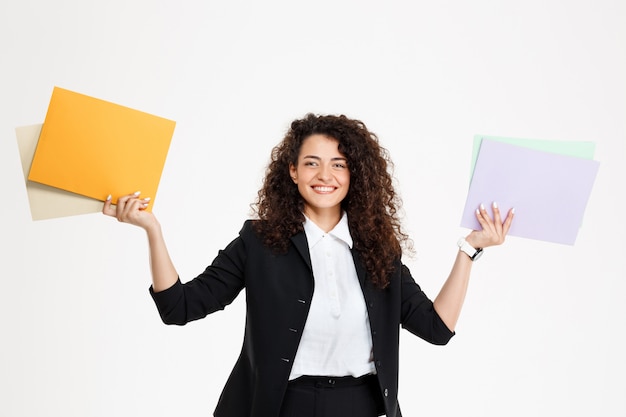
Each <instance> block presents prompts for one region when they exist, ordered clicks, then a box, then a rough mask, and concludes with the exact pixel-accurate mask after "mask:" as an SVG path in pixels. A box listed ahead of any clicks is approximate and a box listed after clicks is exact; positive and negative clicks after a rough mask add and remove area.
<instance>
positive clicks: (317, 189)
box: [313, 186, 335, 193]
mask: <svg viewBox="0 0 626 417" xmlns="http://www.w3.org/2000/svg"><path fill="white" fill-rule="evenodd" d="M313 190H314V191H315V192H318V193H331V192H333V191H335V187H326V186H317V187H313Z"/></svg>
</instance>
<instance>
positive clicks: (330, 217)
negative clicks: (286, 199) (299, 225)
mask: <svg viewBox="0 0 626 417" xmlns="http://www.w3.org/2000/svg"><path fill="white" fill-rule="evenodd" d="M304 214H305V215H306V216H307V217H308V218H309V220H311V221H312V222H313V223H315V224H316V225H317V227H319V228H320V229H322V230H323V231H324V232H326V233H328V232H330V231H331V230H333V229H334V228H335V226H337V223H339V220H341V210H340V209H332V210H311V209H310V208H305V209H304Z"/></svg>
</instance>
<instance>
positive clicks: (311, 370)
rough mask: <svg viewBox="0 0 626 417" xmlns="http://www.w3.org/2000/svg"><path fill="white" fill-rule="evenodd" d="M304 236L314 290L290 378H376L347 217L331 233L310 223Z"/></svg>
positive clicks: (368, 326)
mask: <svg viewBox="0 0 626 417" xmlns="http://www.w3.org/2000/svg"><path fill="white" fill-rule="evenodd" d="M304 232H305V234H306V238H307V241H308V244H309V253H310V256H311V265H312V267H313V277H314V280H315V291H314V292H313V299H312V301H311V307H310V310H309V315H308V317H307V321H306V324H305V326H304V330H303V332H302V339H301V340H300V345H299V346H298V351H297V352H296V357H295V359H294V363H293V367H292V369H291V374H290V375H289V379H290V380H292V379H295V378H298V377H299V376H302V375H323V376H348V375H350V376H354V377H359V376H362V375H366V374H370V373H375V372H376V368H375V366H374V362H373V361H372V336H371V333H370V324H369V317H368V315H367V309H366V307H365V299H364V298H363V292H362V291H361V286H360V284H359V279H358V277H357V274H356V269H355V267H354V260H353V258H352V253H351V252H350V248H351V247H352V237H351V236H350V230H349V228H348V217H347V215H346V214H345V213H344V214H343V216H342V217H341V220H340V221H339V223H338V224H337V225H336V226H335V228H334V229H333V230H331V231H330V232H328V233H325V232H324V231H323V230H322V229H320V228H319V227H318V226H317V225H316V224H315V223H313V221H311V220H310V219H309V218H306V220H305V222H304Z"/></svg>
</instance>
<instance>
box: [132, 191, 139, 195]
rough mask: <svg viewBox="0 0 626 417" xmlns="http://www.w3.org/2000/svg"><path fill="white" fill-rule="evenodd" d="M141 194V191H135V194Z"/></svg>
mask: <svg viewBox="0 0 626 417" xmlns="http://www.w3.org/2000/svg"><path fill="white" fill-rule="evenodd" d="M139 194H141V191H135V193H134V194H133V195H139Z"/></svg>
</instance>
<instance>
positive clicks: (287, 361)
mask: <svg viewBox="0 0 626 417" xmlns="http://www.w3.org/2000/svg"><path fill="white" fill-rule="evenodd" d="M252 226H253V221H252V220H248V221H246V222H245V224H244V226H243V228H242V229H241V231H240V232H239V237H238V238H236V239H235V240H233V241H232V242H231V243H230V244H229V245H228V246H227V247H226V248H225V249H223V250H220V251H219V253H218V255H217V257H216V258H215V260H214V261H213V263H212V264H211V265H210V266H208V267H207V268H206V270H205V271H204V272H203V273H202V274H200V275H199V276H198V277H196V278H195V279H193V280H191V281H189V282H187V283H185V284H182V283H181V282H180V280H179V281H178V282H176V284H174V285H173V286H172V287H170V288H168V289H167V290H164V291H161V292H158V293H154V292H153V291H152V288H151V289H150V293H151V294H152V297H153V299H154V301H155V303H156V305H157V308H158V310H159V314H160V315H161V318H162V319H163V322H165V323H166V324H178V325H183V324H185V323H187V322H189V321H192V320H196V319H199V318H202V317H205V316H206V315H207V314H209V313H213V312H214V311H217V310H222V309H223V308H224V307H225V306H226V305H228V304H230V303H231V302H232V301H233V300H234V299H235V297H236V296H237V295H238V294H239V292H240V291H241V290H242V289H244V288H245V291H246V306H247V309H246V328H245V336H244V341H243V347H242V350H241V354H240V356H239V359H238V360H237V362H236V364H235V366H234V368H233V370H232V373H231V375H230V377H229V378H228V381H227V383H226V386H225V387H224V390H223V391H222V395H221V396H220V399H219V402H218V404H217V408H216V410H215V414H214V415H215V416H217V417H273V416H278V415H279V412H280V407H281V404H282V400H283V396H284V394H285V391H286V388H287V383H288V379H289V373H290V372H291V366H292V363H293V360H294V358H295V356H296V351H297V349H298V344H299V343H300V337H301V335H302V330H303V328H304V324H305V322H306V318H307V315H308V312H309V305H310V303H311V299H312V297H313V285H314V281H313V272H312V269H311V260H310V256H309V249H308V244H307V240H306V236H305V234H304V233H299V234H297V235H295V236H293V237H292V238H291V241H292V245H291V246H290V247H289V250H288V251H287V253H285V254H280V255H277V254H275V253H273V252H272V250H271V249H269V248H267V247H266V246H264V245H263V243H262V241H261V240H260V238H259V236H258V235H257V233H256V232H255V231H254V229H253V227H252ZM352 255H353V257H354V264H355V266H356V271H357V275H358V277H359V281H360V282H361V289H362V290H363V295H364V297H365V302H366V305H367V311H368V314H369V319H370V328H371V332H372V341H373V350H374V352H373V357H374V361H375V365H376V372H377V374H378V380H379V384H380V392H381V396H382V398H383V400H384V405H385V410H384V412H385V413H386V415H387V416H388V417H400V416H401V413H400V410H399V407H398V401H397V394H398V342H399V327H400V325H401V326H402V327H404V328H406V329H407V330H409V331H410V332H412V333H414V334H416V335H418V336H419V337H421V338H423V339H424V340H426V341H428V342H430V343H434V344H446V343H447V342H448V340H450V338H451V337H452V336H453V335H454V333H453V332H451V331H450V330H449V329H448V328H447V327H446V325H445V324H444V323H443V321H442V320H441V318H440V317H439V315H438V314H437V313H436V312H435V310H434V308H433V303H432V302H431V301H430V300H429V299H428V298H427V297H426V295H425V294H424V293H423V292H422V290H421V289H420V287H419V286H418V285H417V284H416V283H415V281H414V280H413V278H412V277H411V274H410V272H409V270H408V268H407V267H406V266H404V265H403V264H401V262H400V260H398V261H397V265H396V269H395V272H394V274H393V276H392V277H391V281H390V285H389V286H388V287H387V288H386V289H384V290H380V289H377V288H375V287H374V286H373V285H372V284H371V282H370V281H369V280H368V279H367V272H366V270H365V268H364V266H363V264H362V262H361V261H360V259H359V256H358V254H357V253H356V252H355V251H353V252H352ZM381 411H382V410H381Z"/></svg>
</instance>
